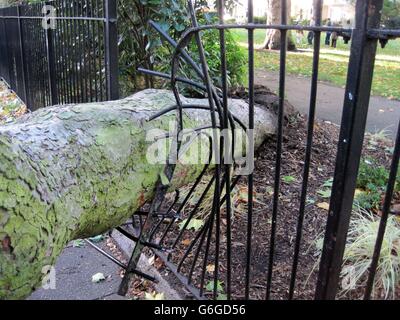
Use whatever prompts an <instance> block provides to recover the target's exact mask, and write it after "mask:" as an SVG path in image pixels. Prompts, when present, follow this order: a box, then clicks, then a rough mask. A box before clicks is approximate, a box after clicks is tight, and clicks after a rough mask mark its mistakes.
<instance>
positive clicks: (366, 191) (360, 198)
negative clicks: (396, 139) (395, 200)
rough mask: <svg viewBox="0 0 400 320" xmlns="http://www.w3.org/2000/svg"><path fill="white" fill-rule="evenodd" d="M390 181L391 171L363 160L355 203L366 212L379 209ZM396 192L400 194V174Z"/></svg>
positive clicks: (370, 161)
mask: <svg viewBox="0 0 400 320" xmlns="http://www.w3.org/2000/svg"><path fill="white" fill-rule="evenodd" d="M388 180H389V171H388V170H387V169H386V168H385V167H383V166H379V165H377V164H376V162H375V161H374V160H373V159H371V158H367V159H363V160H362V161H361V163H360V168H359V171H358V179H357V188H358V189H360V192H358V193H357V194H356V197H355V202H356V204H357V205H358V206H360V207H361V208H363V209H366V210H375V209H379V205H380V204H381V201H382V198H383V196H384V194H385V191H386V187H387V183H388ZM395 192H400V174H399V173H398V174H397V178H396V185H395Z"/></svg>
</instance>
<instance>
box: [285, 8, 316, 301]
mask: <svg viewBox="0 0 400 320" xmlns="http://www.w3.org/2000/svg"><path fill="white" fill-rule="evenodd" d="M314 2H316V3H315V6H314V7H315V9H316V12H314V15H315V25H316V26H318V27H319V26H321V23H322V8H323V0H314ZM320 46H321V31H316V32H315V37H314V55H313V71H312V79H311V96H310V109H309V113H308V126H307V146H306V154H305V160H304V171H303V184H302V190H301V198H300V208H299V217H298V222H297V230H296V242H295V249H294V256H293V265H292V274H291V278H290V286H289V300H292V299H293V296H294V290H295V285H296V276H297V267H298V264H299V254H300V248H301V239H302V233H303V224H304V215H305V209H306V202H307V189H308V180H309V173H310V165H311V153H312V146H313V135H314V121H315V107H316V101H317V89H318V68H319V53H320Z"/></svg>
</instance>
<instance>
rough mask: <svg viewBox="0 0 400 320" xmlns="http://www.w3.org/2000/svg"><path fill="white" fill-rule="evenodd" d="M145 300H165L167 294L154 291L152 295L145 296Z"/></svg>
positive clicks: (146, 294)
mask: <svg viewBox="0 0 400 320" xmlns="http://www.w3.org/2000/svg"><path fill="white" fill-rule="evenodd" d="M144 298H145V300H165V294H164V292H162V293H157V292H155V291H153V292H152V293H148V292H146V293H145V294H144Z"/></svg>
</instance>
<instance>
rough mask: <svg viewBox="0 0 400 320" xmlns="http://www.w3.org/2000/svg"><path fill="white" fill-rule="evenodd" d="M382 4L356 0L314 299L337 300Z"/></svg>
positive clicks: (371, 0) (375, 0)
mask: <svg viewBox="0 0 400 320" xmlns="http://www.w3.org/2000/svg"><path fill="white" fill-rule="evenodd" d="M382 5H383V0H369V1H366V0H358V1H357V3H356V28H355V30H354V32H353V42H352V47H351V54H350V62H349V71H348V78H347V85H346V91H345V101H344V107H343V116H342V125H341V129H340V136H339V145H338V152H337V158H336V169H335V176H334V182H333V187H332V197H331V202H330V209H329V216H328V222H327V227H326V233H325V240H324V246H323V251H322V256H321V262H320V269H319V275H318V282H317V288H316V293H315V299H318V300H322V299H329V300H333V299H335V297H336V292H337V289H338V282H339V276H340V270H341V265H342V261H343V254H344V249H345V246H346V239H347V232H348V229H349V223H350V216H351V212H352V206H353V200H354V193H355V188H356V181H357V172H358V168H359V164H360V157H361V151H362V145H363V140H364V134H365V125H366V120H367V114H368V105H369V99H370V95H371V86H372V77H373V71H374V64H375V55H376V49H377V39H369V38H368V37H367V30H368V28H369V27H371V28H376V27H379V24H380V17H381V13H380V12H381V9H382Z"/></svg>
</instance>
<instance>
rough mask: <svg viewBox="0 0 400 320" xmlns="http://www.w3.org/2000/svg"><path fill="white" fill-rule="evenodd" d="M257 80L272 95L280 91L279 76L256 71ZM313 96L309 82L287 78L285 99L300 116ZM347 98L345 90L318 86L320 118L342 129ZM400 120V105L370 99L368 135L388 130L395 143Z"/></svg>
mask: <svg viewBox="0 0 400 320" xmlns="http://www.w3.org/2000/svg"><path fill="white" fill-rule="evenodd" d="M255 77H256V84H262V85H265V86H267V87H269V88H270V89H271V90H273V91H278V89H279V81H278V80H279V75H278V74H277V73H272V72H267V71H263V70H257V71H256V73H255ZM399 90H400V88H399ZM310 92H311V80H310V78H305V77H299V76H292V75H287V76H286V98H287V99H288V100H289V102H290V103H291V104H292V105H293V106H295V108H296V109H297V110H298V111H299V112H300V113H303V114H308V110H309V107H310ZM344 94H345V89H343V88H340V87H335V86H332V85H329V84H327V83H322V82H319V85H318V96H317V108H316V116H317V118H318V119H320V120H325V121H330V122H332V123H335V124H338V125H340V123H341V117H342V110H343V101H344ZM399 119H400V101H398V100H389V99H387V98H384V97H378V96H372V97H371V100H370V106H369V112H368V120H367V127H366V130H367V131H368V132H372V133H375V132H377V131H381V130H386V131H387V134H388V135H389V136H390V137H392V139H394V138H395V135H396V130H397V125H398V122H399Z"/></svg>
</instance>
